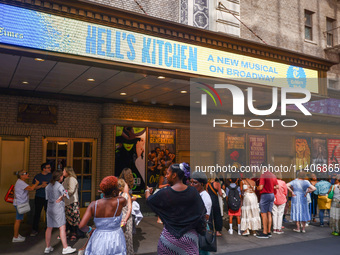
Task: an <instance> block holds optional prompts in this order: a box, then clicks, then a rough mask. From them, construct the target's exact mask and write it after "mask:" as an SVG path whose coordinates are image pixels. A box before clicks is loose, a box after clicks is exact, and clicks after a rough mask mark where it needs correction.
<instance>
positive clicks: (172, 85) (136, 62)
mask: <svg viewBox="0 0 340 255" xmlns="http://www.w3.org/2000/svg"><path fill="white" fill-rule="evenodd" d="M279 2H281V4H282V1H277V5H270V6H269V5H268V6H267V5H266V6H267V7H266V8H272V10H273V11H275V13H272V12H270V10H269V9H267V10H265V9H263V6H264V5H263V6H258V5H260V3H261V2H259V1H258V2H257V1H221V3H222V4H223V6H222V5H219V2H215V1H204V0H201V1H196V0H195V1H194V0H192V1H191V0H188V1H182V0H181V1H72V2H69V3H65V1H61V0H47V1H38V0H24V1H23V0H21V1H7V0H1V1H0V10H1V11H2V13H4V14H5V15H3V17H2V20H0V22H1V23H0V29H1V31H0V56H1V58H0V66H1V68H0V86H1V88H0V92H1V94H0V97H1V101H0V102H1V103H0V141H1V147H0V151H1V178H0V180H1V194H5V193H6V191H7V189H8V187H7V186H8V184H10V183H11V184H12V183H14V182H15V180H16V179H15V176H14V175H13V172H14V171H16V170H18V169H21V168H25V169H28V171H29V172H30V175H31V178H33V176H34V175H35V174H37V173H39V172H40V165H41V164H42V163H43V162H45V161H48V162H51V164H52V166H53V168H54V170H58V169H59V170H61V169H62V168H63V167H64V166H66V165H71V166H73V167H74V169H75V171H76V173H77V175H78V181H79V184H80V189H79V194H80V200H81V201H80V202H81V207H82V208H86V206H87V205H88V204H89V202H90V201H92V200H94V199H95V198H96V196H98V192H97V190H98V186H99V182H100V180H101V179H102V178H103V177H105V176H107V175H112V174H114V175H119V173H120V171H121V170H122V168H124V167H130V168H132V170H133V172H134V174H135V184H136V185H135V190H134V191H135V192H136V193H143V192H144V189H145V186H146V185H155V184H156V183H157V178H158V177H159V174H160V171H161V170H160V169H158V170H156V171H155V170H154V169H153V170H152V169H151V168H152V165H151V164H149V163H150V161H152V160H151V159H149V157H151V158H152V155H151V154H152V153H151V151H153V150H155V149H157V148H159V149H161V150H164V151H165V150H169V151H170V153H171V154H175V155H176V158H175V161H176V162H183V161H190V162H191V164H192V165H193V166H200V165H204V164H210V165H212V164H219V165H226V164H231V165H233V164H234V163H235V162H237V161H238V163H239V164H241V165H252V164H258V163H259V162H260V161H261V162H260V163H262V162H264V163H265V164H273V165H274V164H279V165H280V164H284V165H287V164H292V163H294V162H296V158H297V156H296V153H297V151H296V148H297V147H296V146H297V144H298V143H300V142H301V141H300V140H299V139H304V140H306V142H307V145H308V146H310V147H312V145H313V143H314V142H315V146H318V145H319V144H323V145H324V146H326V147H327V144H329V146H331V145H332V146H335V147H334V148H335V151H336V148H337V142H338V139H339V138H340V134H339V131H338V129H337V126H338V123H339V120H338V118H337V116H338V115H337V113H336V112H334V113H333V112H332V113H331V114H328V115H324V114H322V112H320V110H319V112H317V111H316V110H315V109H314V111H313V118H311V117H308V116H303V115H302V114H301V113H300V114H299V113H297V112H296V111H294V110H296V109H294V108H292V109H291V110H292V111H290V112H289V117H290V118H296V119H297V120H298V121H299V125H298V126H296V127H294V128H291V129H289V130H287V129H285V128H284V127H282V126H281V127H280V126H278V127H275V128H272V127H270V126H268V123H266V124H265V125H263V126H257V127H255V128H254V127H250V126H249V125H248V126H242V125H239V126H235V127H231V126H227V127H223V129H218V130H217V132H216V133H214V134H213V135H212V136H211V137H210V136H207V135H206V134H205V133H204V132H203V133H202V130H204V129H202V130H198V131H197V127H198V128H200V126H199V125H196V124H198V123H195V125H192V124H193V123H192V122H190V117H191V114H192V109H194V111H195V107H192V105H193V104H195V103H196V102H199V100H201V98H200V97H198V98H197V99H196V98H195V97H194V96H193V97H192V98H191V97H190V96H189V94H193V93H189V92H190V91H191V89H192V84H191V82H193V79H199V80H198V81H199V82H201V84H202V81H203V80H201V79H204V82H203V83H204V84H214V83H224V82H226V81H227V82H228V83H232V84H236V85H238V86H240V88H242V89H243V90H244V89H246V88H248V87H252V88H254V90H256V93H255V96H257V101H258V104H256V107H259V108H261V109H266V108H268V106H270V105H271V99H272V97H271V93H272V88H273V85H266V84H267V83H266V84H264V83H263V84H262V82H260V81H258V82H255V81H253V82H250V81H249V80H242V79H238V78H241V77H242V76H241V75H242V72H244V74H246V71H244V70H246V69H250V67H249V65H251V64H252V65H254V64H258V63H261V64H258V65H261V66H262V67H261V68H268V67H269V66H270V67H272V69H271V70H272V73H273V75H274V73H277V75H278V77H281V76H279V71H278V70H279V69H280V70H283V71H282V75H283V76H282V77H284V78H282V80H283V81H284V83H285V84H286V85H282V86H283V87H284V86H288V85H287V84H288V83H287V79H288V78H289V77H286V74H287V73H288V70H290V69H293V68H297V69H296V70H300V71H301V70H302V71H303V72H306V73H308V74H312V76H313V79H314V81H312V82H309V81H306V82H307V85H308V86H309V84H313V86H312V87H311V88H310V91H311V93H312V103H313V102H314V108H317V106H318V103H317V102H318V101H319V100H321V99H322V100H326V99H328V98H329V96H330V94H332V93H330V90H327V78H330V77H333V78H334V79H336V78H337V71H336V70H337V62H338V59H337V54H336V44H337V43H336V42H337V41H336V40H337V37H336V36H335V34H336V33H335V32H334V38H333V40H334V45H333V47H328V48H332V49H328V48H327V47H326V48H327V50H326V51H325V50H324V49H323V48H322V47H324V46H325V41H324V40H323V38H322V37H321V34H322V32H321V30H322V29H323V28H322V27H323V25H324V23H322V22H321V21H320V23H318V19H320V20H321V18H320V17H325V20H324V21H325V22H326V20H327V18H329V19H335V17H336V11H335V10H337V9H336V8H335V7H334V6H333V5H331V4H335V6H336V2H333V1H324V2H325V3H324V4H326V3H329V4H328V5H327V6H326V5H325V7H323V6H319V7H318V6H317V4H318V2H315V8H314V9H313V8H312V9H308V10H307V9H306V10H307V11H310V12H314V13H315V15H314V16H312V20H313V23H312V29H313V30H312V33H313V35H315V36H314V37H312V38H311V40H307V39H305V38H304V36H305V35H306V33H307V32H306V31H309V30H308V28H309V27H308V26H306V27H307V28H306V29H307V30H306V31H304V29H305V26H304V24H303V23H301V22H303V20H304V16H301V14H303V15H305V13H308V12H305V9H304V8H305V7H304V4H305V5H306V8H307V6H308V7H309V8H311V7H312V6H313V5H312V4H310V3H309V4H308V5H307V2H304V1H301V3H299V4H300V5H301V6H300V7H299V8H298V11H297V13H296V15H294V16H293V17H291V21H292V22H290V21H289V20H290V18H289V17H288V16H287V15H288V14H289V15H292V14H293V13H294V12H293V10H294V11H296V9H297V8H296V6H295V7H294V8H293V7H291V9H290V8H288V7H287V6H288V4H289V3H288V2H290V1H286V2H287V5H284V6H282V7H280V6H279V7H278V5H279ZM291 2H293V1H291ZM322 2H323V1H322ZM256 3H258V5H256ZM271 3H272V1H271ZM261 5H262V4H261ZM295 5H296V3H295ZM224 7H226V8H228V9H227V10H226V9H224ZM260 7H262V8H260ZM321 7H322V8H321ZM326 7H327V8H326ZM321 10H322V11H321ZM326 10H327V13H326V12H325V13H323V12H324V11H326ZM332 10H333V11H334V12H333V16H332V15H331V14H332ZM145 13H146V14H147V15H146V14H145ZM247 13H248V14H249V13H251V14H252V15H250V14H249V15H248V14H247ZM321 13H322V14H321ZM18 14H20V15H21V17H24V19H25V20H26V21H27V23H25V24H21V23H20V22H18V21H17V20H16V19H15V16H16V15H18ZM265 14H266V15H269V16H266V15H265ZM316 14H317V15H316ZM235 17H237V18H238V19H236V18H235ZM264 17H265V18H264ZM317 17H318V18H317ZM314 19H315V21H314ZM274 20H275V22H274ZM333 22H335V21H333ZM242 23H244V24H246V25H247V26H248V28H249V29H251V30H252V31H253V32H255V33H256V34H257V35H258V36H259V37H260V38H261V39H262V40H263V41H265V42H266V43H267V44H264V43H263V42H262V41H259V40H260V39H259V38H258V37H254V34H253V33H251V32H250V30H249V29H248V28H245V26H244V25H243V24H242ZM26 24H28V25H27V26H26ZM270 24H273V26H271V27H268V26H269V25H270ZM274 24H277V29H275V28H274ZM287 24H290V25H287ZM319 24H320V25H319ZM325 24H326V23H325ZM334 24H336V22H335V23H334ZM334 24H333V25H334ZM275 26H276V25H275ZM334 26H335V25H334ZM300 30H301V31H300ZM297 31H299V33H297ZM335 31H336V30H335ZM289 35H291V36H289ZM316 35H318V36H316ZM289 38H292V39H291V40H288V39H289ZM306 40H307V41H306ZM210 56H211V58H212V59H216V61H217V58H218V57H219V58H220V59H222V58H223V61H224V64H225V65H227V64H226V63H227V61H229V60H228V59H231V58H233V59H234V61H240V63H241V61H244V62H242V63H244V65H243V67H242V68H243V69H237V68H236V67H235V69H234V70H235V71H233V74H238V75H239V77H237V79H236V78H235V77H232V76H230V77H226V76H225V74H228V73H227V72H229V71H228V70H229V69H227V66H223V68H222V66H216V70H215V69H213V68H214V67H212V66H213V65H211V63H210V64H209V59H210ZM220 61H222V60H220ZM210 62H211V60H210ZM246 63H248V64H247V66H245V65H246ZM240 65H241V64H240ZM275 68H276V69H275ZM222 69H223V70H225V72H226V73H225V74H224V73H222V72H221V73H219V72H218V70H222ZM302 71H301V72H302ZM263 72H265V71H263ZM254 75H256V77H260V71H259V73H256V72H255V74H254ZM261 75H262V74H261ZM332 75H333V76H332ZM272 77H274V76H272ZM273 79H274V78H273ZM280 79H281V78H280ZM330 79H331V78H330ZM268 82H269V81H268ZM268 84H270V83H268ZM200 86H201V85H200ZM202 86H204V85H202ZM202 86H201V87H202ZM195 87H196V86H195ZM202 88H203V87H202ZM191 92H192V91H191ZM334 94H335V93H333V95H334ZM221 97H222V100H221V102H222V101H223V103H224V105H227V108H226V109H224V112H223V116H224V117H223V118H226V119H230V118H234V120H235V121H237V122H242V118H239V117H235V116H233V115H232V110H231V107H232V100H231V95H230V94H228V93H226V92H225V93H224V92H223V93H221ZM335 99H336V98H335ZM192 100H194V101H192ZM199 103H200V102H199ZM210 103H212V102H210ZM210 103H209V104H210ZM221 105H222V103H221ZM312 106H313V105H312ZM312 106H311V107H312ZM314 113H315V114H316V115H314ZM279 116H280V113H279V111H276V112H275V113H274V115H273V117H275V118H279ZM314 116H316V117H314ZM251 117H252V116H251V114H249V112H247V114H246V116H245V118H244V119H246V121H247V123H249V119H250V118H251ZM193 127H194V128H196V129H192V128H193ZM193 134H195V136H193ZM196 136H198V137H199V138H200V139H194V138H193V137H196ZM317 139H319V140H320V141H319V140H317ZM307 140H308V141H307ZM333 140H334V141H333ZM232 141H234V142H232ZM325 141H326V144H324V142H325ZM308 143H309V144H308ZM339 143H340V142H339ZM334 144H335V145H334ZM202 145H203V146H202ZM233 146H234V147H233ZM315 146H314V147H315ZM329 146H328V147H329ZM328 147H327V148H328ZM329 148H330V147H329ZM234 151H237V153H234ZM255 151H261V153H260V154H256V153H255ZM237 154H238V156H235V155H237ZM255 154H256V155H255ZM230 155H233V157H231V156H230ZM255 156H257V157H255ZM326 156H327V155H326ZM331 156H332V155H331ZM333 156H336V153H335V154H334V155H333ZM315 157H316V156H315ZM231 159H232V161H230V160H231ZM312 159H313V156H310V158H309V163H311V160H312ZM256 162H257V163H256ZM287 177H289V178H291V176H287ZM32 197H33V195H32ZM0 210H1V213H2V214H3V215H7V216H8V217H12V216H13V213H14V210H13V207H12V206H11V205H10V204H5V203H2V204H1V205H0ZM3 219H4V221H5V220H6V217H3Z"/></svg>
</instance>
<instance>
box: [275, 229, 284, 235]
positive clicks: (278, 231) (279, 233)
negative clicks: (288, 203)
mask: <svg viewBox="0 0 340 255" xmlns="http://www.w3.org/2000/svg"><path fill="white" fill-rule="evenodd" d="M276 234H278V235H281V234H284V232H283V231H282V230H281V229H278V230H277V231H276Z"/></svg>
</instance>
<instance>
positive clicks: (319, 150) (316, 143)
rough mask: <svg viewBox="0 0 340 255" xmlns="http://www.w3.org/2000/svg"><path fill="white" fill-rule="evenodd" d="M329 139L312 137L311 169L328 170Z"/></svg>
mask: <svg viewBox="0 0 340 255" xmlns="http://www.w3.org/2000/svg"><path fill="white" fill-rule="evenodd" d="M327 157H328V154H327V140H326V139H323V138H313V139H312V164H313V166H312V167H311V171H315V170H318V169H324V170H322V172H324V171H326V170H327V167H325V166H327Z"/></svg>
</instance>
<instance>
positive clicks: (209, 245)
mask: <svg viewBox="0 0 340 255" xmlns="http://www.w3.org/2000/svg"><path fill="white" fill-rule="evenodd" d="M206 225H207V229H206V231H205V234H204V235H199V239H198V244H199V248H200V249H201V250H203V251H212V252H216V251H217V240H216V233H215V231H214V228H213V226H212V224H211V223H210V222H207V224H206Z"/></svg>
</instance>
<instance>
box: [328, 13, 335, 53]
mask: <svg viewBox="0 0 340 255" xmlns="http://www.w3.org/2000/svg"><path fill="white" fill-rule="evenodd" d="M333 29H334V19H330V18H327V19H326V37H327V46H331V47H333V43H334V36H333V32H334V30H333Z"/></svg>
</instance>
